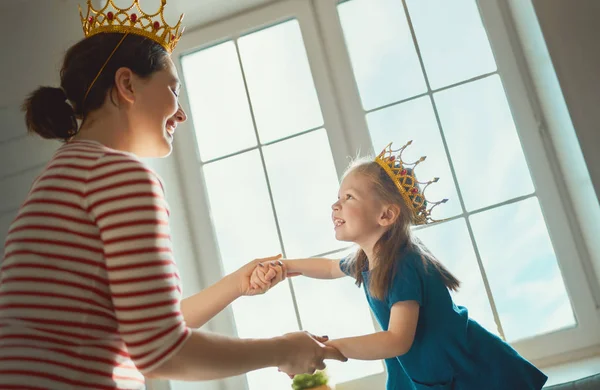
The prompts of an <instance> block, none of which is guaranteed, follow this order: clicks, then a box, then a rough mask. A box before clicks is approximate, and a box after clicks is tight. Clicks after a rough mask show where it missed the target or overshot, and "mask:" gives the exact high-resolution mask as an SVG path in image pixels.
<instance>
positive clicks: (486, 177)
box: [434, 75, 534, 210]
mask: <svg viewBox="0 0 600 390" xmlns="http://www.w3.org/2000/svg"><path fill="white" fill-rule="evenodd" d="M434 98H435V103H436V105H437V108H438V112H439V114H440V120H441V123H442V128H443V130H444V134H445V135H446V140H447V142H448V148H449V149H450V156H451V158H452V162H453V163H454V168H455V170H456V175H457V177H458V185H459V186H460V189H461V192H462V196H463V199H464V201H465V205H466V207H467V209H469V210H474V209H478V208H481V207H485V206H489V205H491V204H494V203H498V202H503V201H506V200H509V199H511V198H514V197H517V196H521V195H526V194H530V193H532V192H533V191H534V188H533V183H532V182H531V176H530V175H529V169H528V167H527V163H526V162H525V157H524V155H523V150H522V149H521V142H520V141H519V137H518V136H517V131H516V128H515V124H514V122H513V119H512V115H511V112H510V109H509V107H508V102H507V101H506V96H505V95H504V90H503V88H502V84H501V82H500V78H499V77H498V76H497V75H494V76H490V77H487V78H485V79H482V80H478V81H474V82H472V83H468V84H465V85H462V86H459V87H455V88H451V89H448V90H445V91H442V92H439V93H436V94H434Z"/></svg>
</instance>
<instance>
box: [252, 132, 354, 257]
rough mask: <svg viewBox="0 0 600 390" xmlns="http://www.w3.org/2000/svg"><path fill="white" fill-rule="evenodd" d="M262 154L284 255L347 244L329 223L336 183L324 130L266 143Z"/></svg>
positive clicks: (305, 254)
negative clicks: (336, 234)
mask: <svg viewBox="0 0 600 390" xmlns="http://www.w3.org/2000/svg"><path fill="white" fill-rule="evenodd" d="M264 155H265V164H266V166H267V172H268V175H269V181H270V184H271V188H272V191H273V199H274V201H275V209H276V210H277V218H278V220H279V226H280V227H281V234H282V236H283V245H284V247H285V254H286V256H287V257H308V256H314V255H316V254H319V253H325V252H330V251H332V250H335V249H339V248H342V247H344V246H347V245H348V244H347V243H344V242H340V241H337V240H336V239H335V233H334V230H333V223H332V222H331V205H332V204H333V203H334V202H335V201H336V199H337V193H338V186H339V181H338V178H337V174H336V171H335V166H334V164H333V158H332V156H331V150H330V148H329V141H328V139H327V133H326V132H325V129H320V130H317V131H314V132H311V133H308V134H305V135H302V136H299V137H295V138H292V139H289V140H286V141H282V142H278V143H276V144H273V145H270V146H267V147H265V149H264Z"/></svg>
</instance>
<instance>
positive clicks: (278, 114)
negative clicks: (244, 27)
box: [238, 20, 323, 143]
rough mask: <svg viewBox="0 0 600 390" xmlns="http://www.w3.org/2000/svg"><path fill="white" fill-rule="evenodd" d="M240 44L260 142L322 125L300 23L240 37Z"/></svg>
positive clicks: (294, 21) (285, 24) (290, 22)
mask: <svg viewBox="0 0 600 390" xmlns="http://www.w3.org/2000/svg"><path fill="white" fill-rule="evenodd" d="M238 45H239V48H240V55H241V58H242V63H243V67H244V74H245V76H246V81H247V83H248V90H249V94H250V100H251V102H252V110H253V111H254V117H255V119H256V126H257V128H258V134H259V138H260V141H261V142H262V143H266V142H270V141H273V140H276V139H279V138H283V137H286V136H288V135H291V134H296V133H298V132H301V131H304V130H308V129H314V128H316V127H319V126H322V125H323V117H322V115H321V108H320V106H319V100H318V99H317V92H316V90H315V86H314V83H313V79H312V74H311V71H310V68H309V65H308V59H307V58H306V51H305V49H304V42H303V40H302V34H301V33H300V26H299V25H298V21H296V20H291V21H289V22H286V23H282V24H279V25H277V26H274V27H270V28H267V29H264V30H261V31H258V32H255V33H252V34H251V35H247V36H244V37H242V38H240V39H239V41H238Z"/></svg>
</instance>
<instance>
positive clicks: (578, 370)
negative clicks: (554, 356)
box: [542, 356, 600, 386]
mask: <svg viewBox="0 0 600 390" xmlns="http://www.w3.org/2000/svg"><path fill="white" fill-rule="evenodd" d="M542 371H543V372H544V374H546V375H548V382H547V383H546V386H552V385H557V384H560V383H565V382H570V381H574V380H577V379H581V378H585V377H587V376H590V375H594V374H598V373H600V356H596V357H591V358H587V359H583V360H578V361H574V362H569V363H564V364H560V365H557V366H551V367H546V368H543V369H542Z"/></svg>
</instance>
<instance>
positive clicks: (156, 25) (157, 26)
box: [152, 22, 160, 30]
mask: <svg viewBox="0 0 600 390" xmlns="http://www.w3.org/2000/svg"><path fill="white" fill-rule="evenodd" d="M152 26H153V27H154V29H155V30H158V28H159V27H160V23H158V22H154V24H153V25H152Z"/></svg>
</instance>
